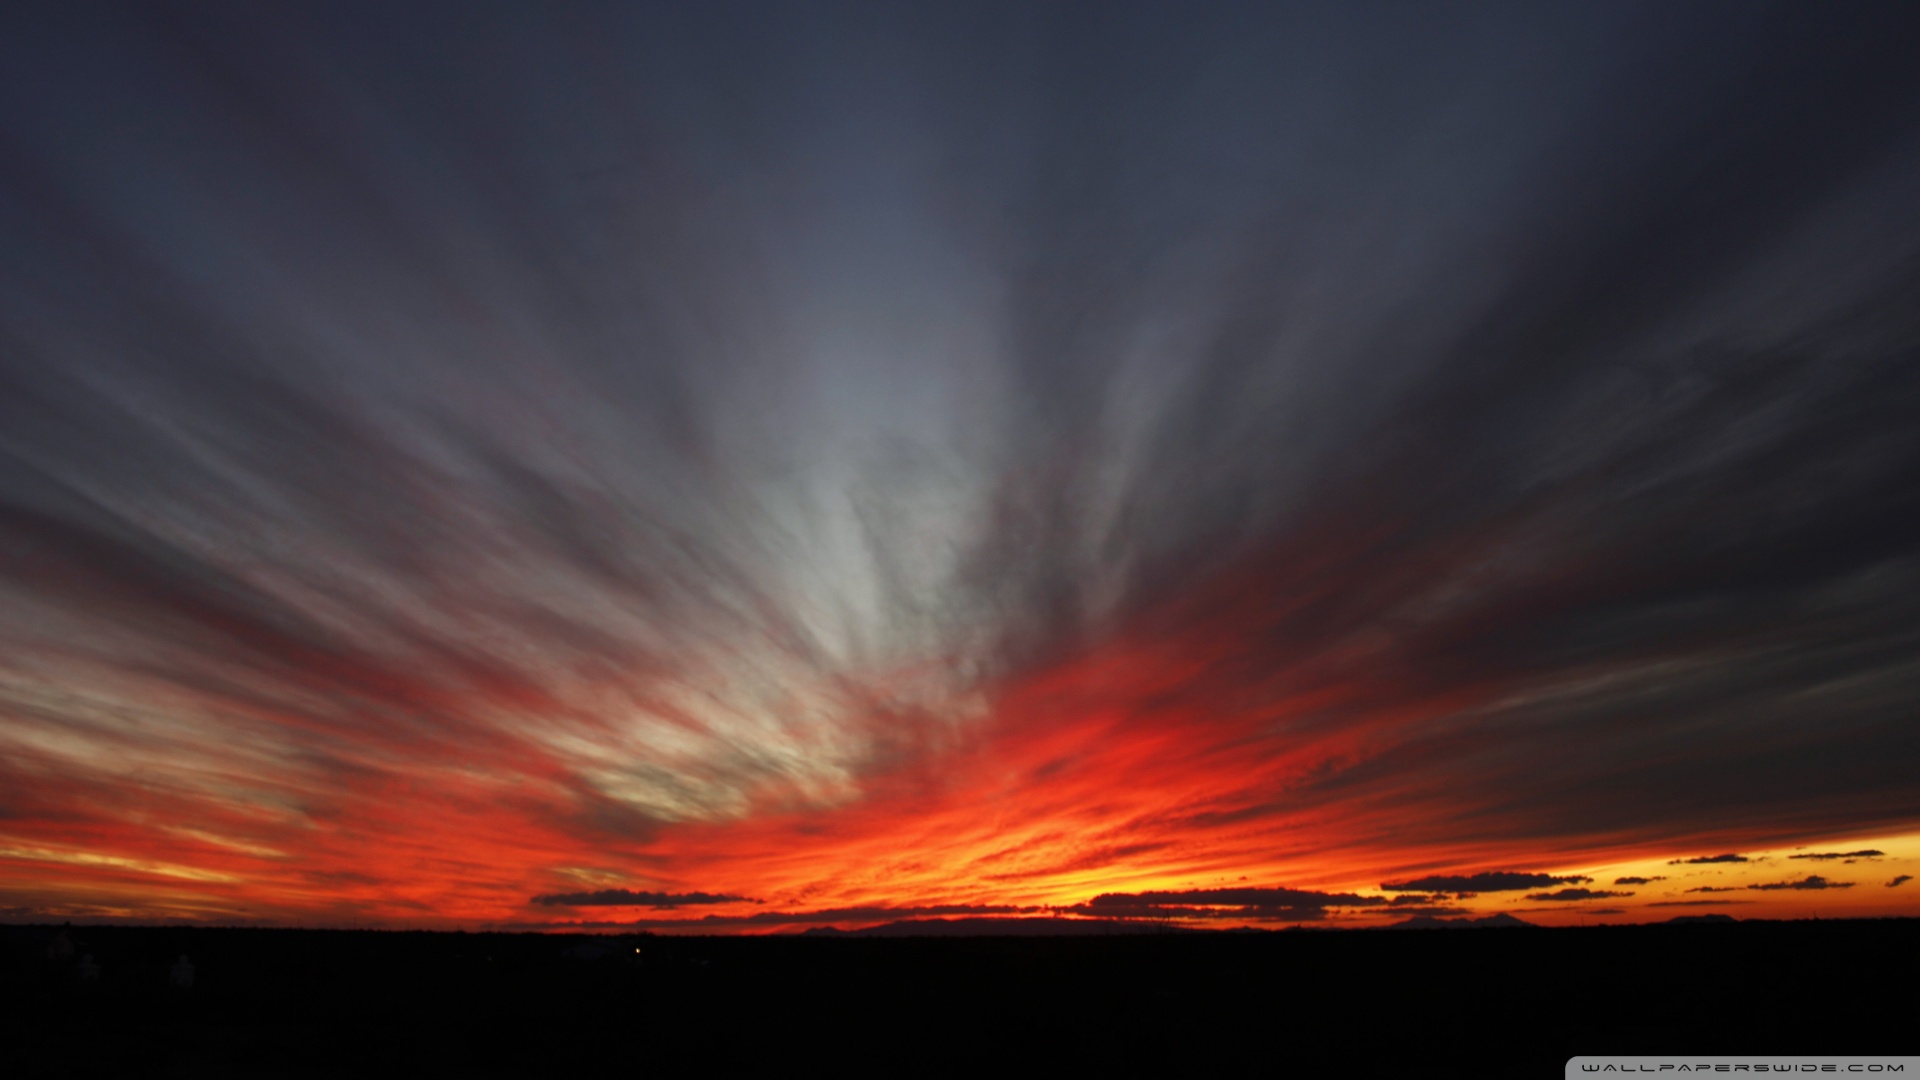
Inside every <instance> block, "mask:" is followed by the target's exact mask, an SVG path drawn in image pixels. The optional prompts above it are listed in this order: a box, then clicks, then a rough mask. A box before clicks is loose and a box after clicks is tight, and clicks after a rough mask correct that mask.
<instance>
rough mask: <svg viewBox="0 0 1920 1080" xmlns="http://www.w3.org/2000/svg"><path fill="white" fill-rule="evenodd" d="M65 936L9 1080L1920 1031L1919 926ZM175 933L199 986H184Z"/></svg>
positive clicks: (1509, 1068)
mask: <svg viewBox="0 0 1920 1080" xmlns="http://www.w3.org/2000/svg"><path fill="white" fill-rule="evenodd" d="M53 933H54V930H53V928H47V927H0V942H3V943H4V945H5V948H4V950H3V951H0V1006H3V1007H4V1010H5V1012H4V1019H0V1076H7V1077H12V1076H22V1077H25V1076H38V1075H48V1076H57V1075H110V1076H117V1075H138V1076H183V1077H184V1076H195V1077H198V1076H249V1077H281V1076H286V1077H297V1076H355V1075H361V1076H364V1075H376V1074H383V1073H392V1072H395V1071H396V1070H397V1071H401V1072H404V1073H409V1074H413V1075H466V1076H473V1075H496V1074H498V1075H527V1076H538V1075H559V1074H561V1073H562V1072H563V1071H569V1070H580V1069H592V1070H594V1071H595V1075H635V1076H637V1075H642V1074H661V1075H704V1074H709V1073H714V1072H716V1071H718V1070H727V1069H728V1068H729V1067H730V1066H733V1067H739V1066H743V1065H745V1066H761V1067H762V1068H754V1069H753V1070H752V1071H753V1073H754V1074H765V1073H771V1072H772V1071H773V1070H774V1069H778V1070H779V1071H780V1073H782V1074H784V1073H786V1072H787V1071H789V1070H792V1069H794V1068H795V1067H797V1066H799V1065H801V1064H803V1063H809V1062H811V1063H824V1064H827V1065H829V1066H842V1067H844V1068H837V1069H836V1074H844V1073H848V1072H852V1073H861V1074H864V1073H867V1072H874V1071H885V1072H887V1073H889V1074H893V1075H902V1076H917V1075H927V1074H938V1073H948V1072H953V1073H974V1074H979V1075H999V1074H1004V1073H1007V1072H1018V1073H1028V1072H1032V1071H1034V1070H1036V1069H1046V1070H1048V1071H1052V1072H1055V1073H1057V1074H1060V1075H1084V1074H1087V1073H1091V1072H1096V1071H1102V1072H1109V1071H1120V1072H1124V1073H1126V1074H1134V1073H1139V1072H1162V1073H1170V1074H1173V1075H1212V1074H1219V1073H1232V1074H1234V1075H1254V1074H1256V1073H1257V1074H1259V1075H1277V1076H1288V1075H1302V1076H1306V1075H1315V1076H1355V1077H1360V1076H1372V1075H1379V1074H1382V1073H1385V1072H1387V1071H1388V1070H1392V1071H1393V1072H1394V1073H1395V1074H1397V1075H1400V1076H1405V1077H1420V1076H1538V1077H1557V1076H1559V1075H1560V1074H1561V1069H1562V1067H1563V1063H1564V1062H1565V1061H1566V1059H1567V1058H1568V1057H1569V1056H1570V1055H1573V1054H1576V1053H1589V1054H1594V1053H1615V1054H1625V1053H1679V1052H1687V1053H1696V1054H1701V1053H1722V1054H1731V1053H1778V1054H1786V1053H1800V1054H1815V1053H1820V1054H1829V1053H1831V1054H1839V1053H1854V1054H1867V1053H1877V1054H1893V1053H1903V1052H1904V1053H1913V1052H1914V1051H1915V1049H1916V1047H1920V981H1917V980H1916V974H1920V920H1914V919H1904V920H1860V921H1841V922H1831V921H1829V922H1797V923H1755V922H1749V923H1742V924H1737V925H1692V926H1649V927H1593V928H1583V929H1565V930H1546V929H1502V930H1422V931H1344V932H1331V931H1320V932H1315V931H1298V932H1280V933H1262V934H1252V933H1249V934H1164V935H1149V936H1128V937H1079V938H925V939H913V938H892V939H889V938H840V939H833V938H827V939H822V938H654V937H629V938H619V939H614V938H582V937H564V936H542V935H534V934H428V933H399V932H372V931H315V930H306V931H298V930H222V929H179V928H133V927H78V928H72V929H70V930H68V931H67V933H68V934H69V935H70V938H71V940H72V941H74V942H75V943H76V945H77V949H76V955H75V958H73V959H69V960H68V961H66V962H65V963H61V962H57V961H55V960H53V959H50V958H49V956H48V948H49V944H50V942H51V939H52V936H53ZM636 948H637V949H640V950H642V951H641V952H639V953H638V954H637V955H636V954H635V953H634V950H635V949H636ZM80 949H84V950H85V951H86V952H88V953H90V954H91V955H92V956H93V957H94V958H95V962H96V964H97V965H98V967H99V975H98V976H97V977H96V978H94V979H92V980H81V979H79V978H76V977H75V973H74V965H75V963H77V955H78V950H80ZM181 953H186V954H188V955H189V956H190V957H191V962H192V964H193V967H194V980H193V981H194V985H193V987H192V989H190V990H182V989H179V988H176V987H173V986H171V985H170V969H171V967H172V965H173V964H174V963H175V961H176V958H177V957H178V955H179V954H181ZM1248 1066H1251V1069H1252V1071H1249V1069H1248Z"/></svg>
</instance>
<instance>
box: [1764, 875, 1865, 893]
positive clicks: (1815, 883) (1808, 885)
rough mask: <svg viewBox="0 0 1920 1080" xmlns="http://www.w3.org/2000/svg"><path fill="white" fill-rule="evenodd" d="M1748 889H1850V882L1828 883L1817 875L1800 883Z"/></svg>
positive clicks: (1777, 883)
mask: <svg viewBox="0 0 1920 1080" xmlns="http://www.w3.org/2000/svg"><path fill="white" fill-rule="evenodd" d="M1747 888H1749V889H1763V890H1773V889H1851V888H1853V882H1851V881H1828V880H1827V879H1826V878H1823V877H1821V876H1820V875H1819V874H1808V875H1807V876H1806V877H1805V878H1803V879H1802V880H1800V881H1772V882H1767V883H1765V884H1761V885H1749V886H1747Z"/></svg>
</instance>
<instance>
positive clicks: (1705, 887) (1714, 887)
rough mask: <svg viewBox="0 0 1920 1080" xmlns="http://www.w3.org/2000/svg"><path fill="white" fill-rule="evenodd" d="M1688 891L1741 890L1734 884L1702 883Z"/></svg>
mask: <svg viewBox="0 0 1920 1080" xmlns="http://www.w3.org/2000/svg"><path fill="white" fill-rule="evenodd" d="M1686 891H1687V892H1690V893H1696V892H1739V891H1740V890H1739V889H1738V888H1736V887H1734V886H1732V885H1701V886H1699V887H1697V888H1692V889H1688V890H1686Z"/></svg>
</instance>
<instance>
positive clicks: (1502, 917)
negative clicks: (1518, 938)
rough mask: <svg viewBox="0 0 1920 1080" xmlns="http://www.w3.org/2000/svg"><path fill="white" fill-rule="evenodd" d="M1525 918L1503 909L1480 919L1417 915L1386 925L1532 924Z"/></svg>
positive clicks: (1473, 927)
mask: <svg viewBox="0 0 1920 1080" xmlns="http://www.w3.org/2000/svg"><path fill="white" fill-rule="evenodd" d="M1532 925H1533V924H1532V923H1530V922H1528V921H1527V920H1525V919H1517V918H1515V917H1513V916H1512V915H1509V914H1507V913H1506V912H1504V911H1502V912H1499V913H1498V914H1494V915H1486V916H1483V917H1481V918H1478V919H1470V918H1467V917H1466V916H1464V915H1463V916H1461V917H1460V918H1457V919H1441V918H1436V917H1435V916H1432V915H1415V916H1414V917H1413V918H1411V919H1405V920H1402V921H1400V922H1397V923H1394V924H1393V925H1391V926H1388V927H1386V929H1388V930H1480V929H1487V930H1494V929H1499V928H1500V927H1503V926H1529V927H1530V926H1532Z"/></svg>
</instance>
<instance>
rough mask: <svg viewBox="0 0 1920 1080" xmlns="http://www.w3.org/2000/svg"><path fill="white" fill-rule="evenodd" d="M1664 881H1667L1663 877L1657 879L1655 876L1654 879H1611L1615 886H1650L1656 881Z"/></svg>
mask: <svg viewBox="0 0 1920 1080" xmlns="http://www.w3.org/2000/svg"><path fill="white" fill-rule="evenodd" d="M1665 880H1667V879H1666V878H1664V877H1657V876H1656V877H1618V878H1614V879H1613V883H1614V884H1615V885H1651V884H1653V883H1654V882H1656V881H1665Z"/></svg>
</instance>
